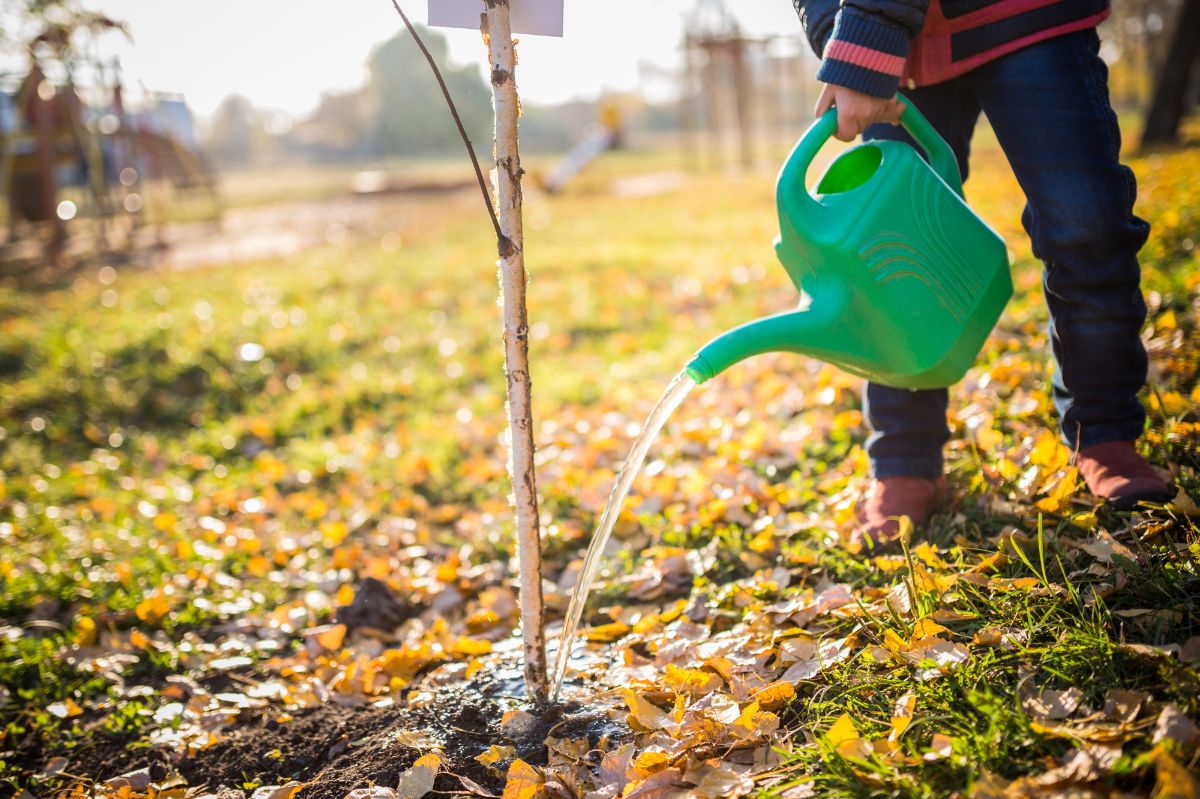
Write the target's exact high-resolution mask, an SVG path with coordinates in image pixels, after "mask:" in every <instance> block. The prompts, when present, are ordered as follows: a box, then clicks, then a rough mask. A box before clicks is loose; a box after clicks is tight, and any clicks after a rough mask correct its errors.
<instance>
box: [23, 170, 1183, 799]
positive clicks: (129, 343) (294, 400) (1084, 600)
mask: <svg viewBox="0 0 1200 799" xmlns="http://www.w3.org/2000/svg"><path fill="white" fill-rule="evenodd" d="M1132 163H1133V166H1134V168H1135V170H1136V171H1137V173H1138V176H1139V178H1140V180H1141V197H1140V202H1139V211H1140V213H1141V214H1142V215H1144V216H1146V217H1147V218H1148V219H1150V220H1151V221H1152V222H1153V223H1154V231H1155V232H1154V237H1153V238H1152V240H1151V243H1150V244H1149V246H1148V247H1147V249H1146V251H1145V264H1146V289H1147V292H1148V297H1149V302H1150V306H1151V316H1150V319H1149V322H1148V325H1147V328H1146V333H1145V337H1146V341H1147V346H1148V348H1149V350H1150V352H1151V355H1152V362H1153V367H1152V369H1153V372H1152V383H1151V390H1150V392H1149V393H1148V394H1147V395H1146V402H1147V404H1148V406H1149V408H1150V410H1151V413H1150V418H1151V421H1150V429H1149V432H1148V434H1147V437H1146V440H1145V451H1146V452H1147V453H1148V454H1149V455H1150V456H1151V457H1152V459H1153V460H1154V462H1155V463H1156V464H1158V465H1159V466H1160V467H1162V468H1164V469H1167V470H1169V471H1170V472H1171V473H1172V474H1173V475H1174V476H1175V478H1176V479H1177V480H1178V481H1179V484H1180V485H1181V486H1182V487H1183V489H1184V491H1183V493H1181V494H1180V496H1179V498H1178V499H1177V500H1176V502H1175V503H1174V504H1173V505H1172V506H1170V507H1167V508H1156V509H1147V510H1145V511H1144V512H1140V513H1137V514H1134V515H1132V516H1129V515H1125V516H1115V515H1110V514H1107V513H1105V512H1104V511H1103V510H1097V509H1096V508H1095V506H1094V503H1093V502H1092V501H1091V500H1090V498H1089V497H1088V496H1087V495H1086V494H1085V493H1083V492H1082V491H1081V489H1080V488H1079V487H1078V486H1077V485H1076V478H1075V474H1074V472H1073V471H1072V470H1071V468H1070V467H1069V465H1068V463H1067V455H1068V453H1067V452H1066V450H1065V449H1064V448H1063V447H1061V446H1060V445H1059V444H1058V443H1057V442H1056V439H1055V436H1054V434H1053V432H1052V431H1053V429H1054V426H1053V420H1052V418H1051V408H1050V403H1049V401H1048V395H1047V391H1046V383H1047V377H1048V374H1049V364H1048V362H1047V344H1046V336H1045V333H1044V322H1045V312H1044V309H1043V306H1042V301H1041V296H1040V288H1039V285H1040V284H1039V274H1038V267H1037V266H1036V265H1035V264H1034V263H1033V262H1032V261H1031V258H1030V256H1029V253H1028V248H1027V245H1026V244H1025V243H1024V239H1023V236H1022V234H1021V232H1020V229H1019V224H1018V221H1017V220H1018V219H1019V215H1020V208H1021V200H1020V195H1019V191H1018V189H1017V187H1016V185H1015V183H1014V182H1013V180H1012V179H1011V177H1009V175H1008V173H1007V170H1006V168H1005V164H1004V162H1003V159H1002V157H1001V156H999V154H998V153H997V152H996V151H995V150H994V149H988V148H986V147H985V148H984V149H983V152H981V154H980V156H979V157H978V158H977V161H976V171H975V175H974V177H973V178H972V180H971V182H970V184H969V185H968V192H969V194H970V196H971V197H972V199H973V200H974V201H975V202H976V204H977V206H978V207H979V208H980V209H981V210H982V211H983V213H984V214H985V215H986V216H987V218H988V219H989V220H991V221H992V222H993V223H994V225H995V226H996V227H997V228H998V229H999V230H1001V231H1002V232H1003V233H1004V234H1005V236H1006V237H1007V238H1008V239H1009V241H1010V242H1011V243H1012V245H1013V246H1014V251H1015V256H1016V267H1015V268H1016V282H1017V284H1018V296H1017V298H1016V299H1015V300H1014V302H1013V303H1012V305H1011V307H1010V308H1009V312H1008V314H1007V316H1006V318H1005V320H1004V322H1003V323H1002V326H1001V328H1000V330H999V331H998V332H997V333H996V334H995V335H994V336H993V337H992V339H991V342H990V344H989V345H988V348H987V350H986V352H985V353H984V355H983V356H982V358H981V360H980V362H979V364H978V367H977V368H976V369H975V370H974V371H972V373H971V374H970V375H969V377H968V379H967V380H966V381H965V382H964V383H963V384H961V385H960V386H958V387H957V388H956V389H955V403H954V412H953V424H954V427H955V431H956V435H955V438H954V441H953V443H952V452H951V471H952V480H953V483H954V485H955V487H956V489H957V492H958V500H957V502H956V503H955V504H954V505H953V506H952V507H951V508H950V509H949V510H948V511H947V512H945V513H944V514H942V515H940V516H939V517H938V518H937V519H936V520H935V521H934V523H933V524H932V525H931V526H930V527H929V529H928V530H927V531H925V533H924V534H923V535H920V534H919V535H917V536H915V537H914V539H913V546H912V547H911V549H909V550H907V551H906V552H903V553H896V554H884V553H875V552H852V551H849V550H848V549H847V548H846V547H845V546H843V545H841V544H840V543H839V540H840V539H839V534H840V532H844V531H845V524H846V522H847V520H848V519H849V518H850V516H851V513H852V495H853V489H854V488H855V486H856V485H858V484H859V483H860V482H861V481H862V479H863V475H864V466H865V464H864V457H863V453H862V450H861V442H862V439H863V436H864V430H863V427H862V419H861V414H860V411H859V404H860V403H859V396H858V385H857V381H855V380H852V379H849V378H847V377H845V376H843V375H841V374H840V373H838V372H836V371H835V370H833V369H831V368H828V367H824V366H822V365H820V364H818V363H815V362H809V361H805V360H802V359H800V358H798V357H794V356H765V357H762V358H759V359H757V360H755V361H753V362H750V363H748V364H745V365H742V366H740V367H738V368H736V369H734V370H732V371H730V372H729V373H727V374H726V375H725V376H723V377H721V378H720V379H718V380H715V381H713V382H711V383H710V384H708V385H706V386H704V387H702V388H701V389H699V390H697V391H696V392H694V393H693V395H692V396H691V398H690V399H689V400H688V401H687V402H686V403H685V404H684V405H683V407H682V408H681V409H680V410H679V412H678V413H677V414H676V416H675V418H674V419H673V420H672V421H671V422H670V424H669V425H668V427H667V429H666V431H665V432H664V435H663V437H662V438H661V439H660V441H659V443H658V444H657V445H656V447H655V449H654V451H653V453H652V455H651V462H650V463H649V465H648V468H647V470H646V472H645V473H644V474H643V475H642V476H641V477H640V478H639V480H638V482H637V484H636V487H635V491H634V496H632V497H631V499H630V501H629V503H628V504H627V506H626V512H625V514H624V516H623V517H622V519H621V522H620V524H619V525H618V529H617V535H616V538H615V540H614V545H613V547H612V551H611V553H610V557H609V558H608V560H607V568H606V572H605V575H604V579H603V582H602V585H601V586H600V587H599V589H598V590H597V592H596V594H595V595H594V598H593V600H592V602H591V604H590V608H589V612H588V613H587V615H586V621H587V623H588V624H589V629H588V631H587V638H588V639H589V642H590V643H589V644H588V645H587V646H582V645H581V646H580V647H579V649H578V656H577V657H576V658H575V659H574V660H573V661H572V664H571V665H572V667H573V668H572V669H571V671H570V673H569V680H568V685H567V686H566V689H565V690H564V697H563V698H564V700H565V705H563V706H560V707H557V708H555V709H554V710H552V711H551V712H549V713H545V714H537V715H533V714H529V713H527V712H526V711H525V710H523V704H522V701H521V698H520V691H521V688H520V668H519V664H518V663H516V662H515V660H514V658H515V655H516V652H517V650H518V646H517V641H518V639H517V638H515V637H514V631H515V629H516V626H517V621H518V620H517V616H516V603H515V596H514V586H515V573H514V569H515V566H514V560H513V558H512V557H511V553H512V535H511V526H510V523H509V518H508V503H507V499H506V495H507V490H508V489H507V482H506V476H505V469H504V462H505V455H504V448H503V442H502V434H503V423H504V422H503V417H504V403H503V397H502V390H503V379H502V368H501V362H500V347H499V313H498V310H497V308H496V281H495V275H494V265H493V260H494V247H493V244H492V243H491V241H490V240H489V238H490V231H489V227H488V225H487V222H486V218H485V217H484V215H483V213H482V210H481V207H480V201H479V198H478V197H477V196H474V195H472V194H470V193H458V194H451V195H446V196H437V197H419V198H411V199H407V200H406V199H404V198H398V199H394V200H390V201H387V202H383V203H381V204H380V205H379V215H378V217H377V218H376V219H375V220H373V221H372V222H371V224H365V225H362V226H351V227H350V228H342V229H341V230H336V231H335V233H336V235H331V234H329V231H328V230H326V229H325V225H324V223H322V222H321V221H320V220H316V221H314V222H313V224H320V225H322V231H321V232H320V234H319V235H314V236H311V237H309V238H308V239H306V244H305V246H304V247H303V248H301V249H300V250H298V251H295V252H293V253H292V254H290V255H285V256H282V257H277V258H273V259H272V260H269V261H261V262H248V263H238V264H235V265H223V266H219V267H204V266H196V265H192V266H190V268H187V269H177V270H158V271H148V270H144V269H138V268H134V267H127V268H118V269H116V270H114V269H112V268H100V267H90V268H86V269H84V270H82V271H80V272H79V273H78V274H77V275H75V276H72V277H71V278H68V280H67V281H66V282H65V283H64V284H63V285H62V286H61V287H58V288H50V289H47V288H44V287H43V288H39V289H37V290H30V289H17V288H15V287H11V286H10V287H9V288H6V289H3V290H2V291H0V378H2V379H3V382H4V389H3V392H2V393H0V423H2V424H3V427H2V428H0V469H2V473H0V795H6V794H9V793H11V794H14V795H20V796H27V795H35V796H42V795H54V794H57V793H62V792H65V793H66V794H67V795H72V796H85V795H89V794H96V795H104V796H114V797H122V798H123V799H133V797H192V796H199V795H206V794H207V795H215V796H218V797H221V799H233V797H240V796H243V795H249V794H251V793H253V794H254V795H255V796H257V797H259V799H266V798H269V799H290V797H292V796H294V795H295V796H300V797H310V796H311V797H328V798H329V799H341V797H343V796H345V795H346V794H347V793H348V792H349V791H351V790H353V789H362V788H371V787H373V786H382V789H378V790H375V791H374V792H371V793H363V794H358V796H359V797H365V796H370V797H377V798H378V799H383V798H384V797H391V796H392V795H393V793H392V792H394V793H395V795H397V796H407V797H417V796H422V795H425V794H426V793H427V792H430V791H433V793H431V794H430V795H434V796H436V795H448V794H451V793H455V792H457V793H460V794H462V793H466V794H469V795H477V796H489V795H497V796H499V795H501V794H503V796H504V797H506V799H517V798H518V797H522V798H523V799H530V798H531V797H534V796H547V797H562V796H584V795H587V796H592V797H604V798H607V797H616V796H623V797H641V798H642V799H650V797H654V798H655V799H657V798H658V797H673V796H681V797H682V796H695V797H702V798H704V799H708V798H709V797H726V796H738V795H742V794H747V793H753V792H759V793H762V794H767V795H774V796H781V797H789V798H795V797H804V796H820V797H826V796H830V797H868V796H879V797H884V796H889V797H890V796H898V797H947V796H964V797H965V796H975V797H980V798H981V799H987V798H988V797H1051V796H1062V797H1068V796H1069V797H1079V798H1080V799H1084V798H1087V799H1092V798H1093V797H1095V798H1097V799H1099V798H1100V797H1132V796H1139V797H1149V796H1156V797H1172V798H1173V799H1179V798H1181V797H1191V796H1196V795H1198V787H1197V786H1198V785H1200V776H1198V772H1197V768H1196V767H1197V762H1198V758H1200V729H1198V728H1197V726H1196V722H1200V570H1198V569H1200V567H1198V565H1197V564H1198V561H1200V530H1198V529H1197V527H1196V522H1195V521H1194V520H1192V521H1189V519H1188V514H1189V513H1192V514H1194V513H1197V512H1200V511H1198V510H1197V507H1196V505H1195V504H1194V501H1195V500H1196V499H1197V498H1200V472H1198V469H1200V414H1198V413H1197V411H1196V408H1197V405H1198V404H1200V387H1198V382H1197V375H1198V371H1200V343H1198V342H1200V337H1198V335H1197V325H1198V322H1200V249H1198V248H1197V246H1196V245H1197V243H1200V184H1198V183H1197V181H1196V176H1197V175H1198V174H1200V150H1195V149H1193V150H1190V151H1182V152H1176V153H1172V154H1164V155H1158V156H1153V157H1149V158H1142V159H1134V160H1133V162H1132ZM675 167H676V165H675V164H672V163H669V162H668V161H666V160H665V159H664V160H661V161H659V162H653V161H652V160H648V159H645V158H633V159H627V160H625V159H614V160H612V161H610V162H609V163H608V165H606V166H604V167H602V168H600V169H598V170H597V171H595V172H593V173H591V174H589V176H588V177H587V179H586V180H584V181H583V182H582V183H581V184H580V185H579V186H578V187H577V188H576V189H575V190H574V191H573V192H572V193H570V194H568V195H567V196H562V197H558V198H553V199H550V198H545V197H541V196H536V195H535V196H531V197H530V201H529V207H528V222H527V230H528V235H529V243H528V254H529V268H530V271H531V273H532V275H533V282H532V284H531V286H530V315H531V321H532V328H531V339H532V347H531V349H532V358H533V381H534V386H535V409H536V414H537V419H538V433H537V438H538V444H539V447H540V455H539V467H540V469H539V477H540V489H541V495H542V509H543V513H544V519H543V521H544V528H545V536H546V537H545V548H546V554H547V574H546V579H547V591H546V593H547V601H548V604H549V607H550V614H551V621H550V633H551V639H552V647H553V646H556V643H557V642H556V638H555V633H556V631H557V629H558V624H559V619H561V615H562V612H563V610H564V608H565V605H566V601H567V591H568V590H569V588H570V586H571V585H572V584H573V581H574V575H575V570H576V569H577V568H578V560H579V557H580V556H581V554H582V550H583V549H584V547H585V546H586V544H587V540H588V536H589V533H590V531H591V527H592V524H593V523H594V521H595V518H596V516H597V515H598V513H599V511H600V510H601V507H602V505H603V502H604V500H605V498H606V496H607V493H608V490H609V487H610V485H611V481H612V478H613V473H614V470H615V469H616V468H617V467H618V466H619V464H620V462H621V459H622V458H623V457H624V454H625V452H626V449H627V447H628V445H629V444H630V442H631V440H632V437H633V435H634V434H635V433H636V430H637V427H638V425H639V424H640V422H641V421H642V420H643V418H644V417H645V414H646V413H647V412H648V411H649V410H650V408H651V406H652V405H653V403H654V401H655V400H656V398H657V397H658V395H659V393H660V391H661V390H662V388H663V387H664V385H665V384H666V382H667V381H668V379H669V378H670V376H671V375H672V374H673V373H674V372H675V371H676V370H677V369H678V368H679V367H680V366H681V365H682V363H683V362H684V361H685V359H686V357H687V356H688V355H689V354H690V353H691V352H692V350H694V349H695V348H696V347H697V346H699V345H700V344H701V343H703V342H704V341H705V340H707V338H708V337H709V336H711V335H712V334H714V333H716V332H718V331H720V330H722V329H724V328H726V327H728V326H730V325H733V324H735V323H739V322H742V321H745V320H747V319H749V318H751V317H752V316H755V315H759V314H762V313H765V312H769V311H776V310H781V309H784V308H786V307H789V306H790V305H792V304H793V303H794V301H795V297H794V296H793V294H792V292H791V289H790V288H789V287H788V285H787V283H786V280H785V277H784V275H783V271H782V269H780V268H779V267H778V266H777V265H776V264H774V263H773V261H772V257H773V256H772V252H771V247H770V242H771V239H772V237H773V236H774V234H775V232H776V230H777V227H776V220H775V218H774V212H773V207H772V185H771V180H770V176H769V175H767V174H761V175H754V176H746V177H728V176H717V175H707V176H695V177H691V178H689V179H687V181H686V182H685V183H684V184H683V185H679V182H678V180H677V178H672V180H669V181H668V180H659V181H657V182H655V181H647V182H645V183H644V185H645V186H647V187H650V188H654V187H657V188H659V189H666V191H665V193H652V192H651V193H649V194H646V192H642V191H624V192H622V193H621V196H617V195H615V194H614V193H613V192H611V191H610V190H609V188H610V185H611V181H612V180H613V179H615V178H617V177H620V176H622V175H626V176H627V175H629V174H631V173H634V172H639V173H642V172H660V173H661V172H663V171H666V170H670V169H673V168H675ZM626 185H628V184H626ZM639 195H645V196H639ZM313 242H317V243H313ZM1189 494H1190V498H1189ZM122 775H124V776H122ZM383 789H387V790H383Z"/></svg>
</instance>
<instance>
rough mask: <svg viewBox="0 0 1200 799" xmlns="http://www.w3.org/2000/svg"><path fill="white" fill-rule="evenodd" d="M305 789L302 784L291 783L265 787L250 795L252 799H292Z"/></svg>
mask: <svg viewBox="0 0 1200 799" xmlns="http://www.w3.org/2000/svg"><path fill="white" fill-rule="evenodd" d="M303 787H304V783H302V782H289V783H287V784H286V785H264V786H262V787H261V788H258V789H256V790H255V791H254V793H252V794H251V795H250V799H292V797H293V796H295V795H296V793H297V792H298V791H299V790H300V789H301V788H303Z"/></svg>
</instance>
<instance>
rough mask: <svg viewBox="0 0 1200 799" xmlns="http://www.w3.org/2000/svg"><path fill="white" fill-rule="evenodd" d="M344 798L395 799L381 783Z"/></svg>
mask: <svg viewBox="0 0 1200 799" xmlns="http://www.w3.org/2000/svg"><path fill="white" fill-rule="evenodd" d="M159 796H161V794H160V795H159ZM156 799H158V797H156ZM345 799H396V792H395V791H393V790H392V789H391V788H388V787H385V786H383V785H373V786H371V787H370V788H355V789H354V790H353V791H351V792H350V793H348V794H346V797H345Z"/></svg>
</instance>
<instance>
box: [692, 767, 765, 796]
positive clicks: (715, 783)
mask: <svg viewBox="0 0 1200 799" xmlns="http://www.w3.org/2000/svg"><path fill="white" fill-rule="evenodd" d="M683 778H684V780H686V781H687V782H690V783H692V784H693V785H694V786H695V787H694V788H692V793H693V794H694V795H695V796H696V797H698V799H737V797H739V796H745V795H746V794H748V793H750V792H751V791H753V790H754V780H752V779H750V778H749V777H747V776H745V775H744V774H739V773H738V772H736V771H734V770H733V769H730V768H725V767H723V766H722V765H720V761H719V760H709V761H705V762H703V763H694V764H692V765H691V766H690V767H689V768H688V770H687V771H686V772H685V773H684V775H683Z"/></svg>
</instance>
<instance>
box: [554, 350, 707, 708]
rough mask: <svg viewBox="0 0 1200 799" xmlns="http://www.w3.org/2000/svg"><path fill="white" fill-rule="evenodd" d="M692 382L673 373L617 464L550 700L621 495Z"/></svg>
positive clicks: (575, 596) (566, 625)
mask: <svg viewBox="0 0 1200 799" xmlns="http://www.w3.org/2000/svg"><path fill="white" fill-rule="evenodd" d="M695 385H696V381H695V380H693V379H692V378H691V377H690V376H689V375H688V373H687V372H686V371H683V372H680V373H679V374H677V375H675V378H674V379H673V380H672V381H671V383H670V384H669V385H668V386H667V390H666V391H665V392H663V395H662V398H661V399H660V400H659V401H658V404H657V405H655V406H654V410H653V411H651V413H650V416H649V418H647V419H646V424H645V425H643V426H642V431H641V433H640V434H639V435H638V437H637V440H636V441H634V442H633V448H632V449H631V450H630V451H629V456H628V457H626V458H625V463H624V464H623V465H622V466H621V470H620V471H619V472H617V479H616V482H615V483H614V484H613V489H612V493H611V494H609V495H608V504H607V505H605V506H604V512H603V513H602V514H601V515H600V522H599V523H598V524H597V525H596V533H595V535H594V536H593V537H592V543H591V544H590V545H589V546H588V550H587V554H586V555H585V556H584V559H583V567H582V568H581V569H580V570H579V578H578V579H577V580H576V582H575V590H574V592H572V594H571V602H570V604H569V605H567V616H566V619H564V621H563V629H562V636H561V637H560V638H559V644H558V654H557V655H556V656H555V659H554V675H553V676H554V679H553V682H552V683H551V692H550V696H551V699H555V700H556V699H558V693H559V691H560V690H561V688H562V683H563V678H564V677H565V676H566V673H567V661H568V660H570V657H571V644H572V643H573V641H574V639H575V633H576V632H577V630H578V628H579V620H580V618H582V617H583V609H584V606H585V605H586V604H587V598H588V593H589V592H590V591H591V589H592V582H593V581H594V580H595V579H596V572H597V571H598V570H599V568H600V558H601V555H602V554H603V553H604V548H605V546H607V544H608V539H609V538H611V537H612V531H613V526H614V525H615V524H616V523H617V517H619V516H620V515H621V506H622V505H624V503H625V497H626V496H628V494H629V489H630V488H631V487H632V486H633V481H634V478H636V477H637V476H638V472H640V471H641V469H642V463H644V462H645V460H646V453H647V452H649V450H650V445H651V444H652V443H654V439H655V438H656V437H657V436H658V433H659V431H660V430H662V428H663V425H664V424H666V423H667V419H669V418H670V416H671V414H672V413H674V411H675V409H676V408H678V407H679V404H680V403H681V402H683V400H684V398H685V397H686V396H687V395H688V392H690V391H691V390H692V389H693V388H694V387H695Z"/></svg>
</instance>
